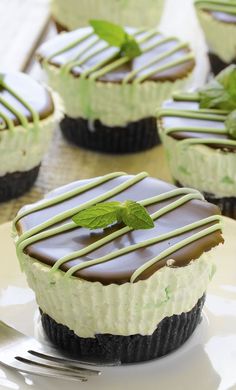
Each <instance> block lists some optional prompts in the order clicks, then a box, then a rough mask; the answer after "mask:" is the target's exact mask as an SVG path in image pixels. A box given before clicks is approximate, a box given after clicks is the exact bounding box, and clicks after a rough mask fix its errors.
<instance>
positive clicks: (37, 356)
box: [0, 321, 113, 382]
mask: <svg viewBox="0 0 236 390" xmlns="http://www.w3.org/2000/svg"><path fill="white" fill-rule="evenodd" d="M51 351H53V353H51ZM54 353H55V355H54ZM0 364H2V365H4V366H7V367H8V368H13V369H15V370H17V371H19V372H22V373H27V374H34V375H41V376H47V377H51V378H59V379H67V380H71V381H80V382H86V381H87V380H88V377H89V376H91V375H100V374H101V372H100V371H98V370H95V369H90V368H86V367H81V364H85V365H95V363H91V362H89V363H88V362H81V361H77V360H72V359H68V358H67V357H58V356H57V351H56V350H53V349H51V348H50V353H49V354H48V353H47V347H46V346H43V345H42V344H40V343H39V342H38V341H37V340H35V339H33V338H30V337H27V336H25V335H24V334H22V333H20V332H18V331H17V330H15V329H13V328H11V327H10V326H8V325H6V324H5V323H4V322H2V321H0ZM111 365H113V364H111Z"/></svg>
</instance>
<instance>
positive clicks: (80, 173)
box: [0, 128, 171, 224]
mask: <svg viewBox="0 0 236 390" xmlns="http://www.w3.org/2000/svg"><path fill="white" fill-rule="evenodd" d="M115 171H125V172H127V173H131V174H135V173H138V172H140V171H147V172H148V173H149V175H150V176H153V177H157V178H160V179H162V180H166V181H171V176H170V172H169V169H168V166H167V161H166V158H165V154H164V150H163V147H162V146H157V147H155V148H153V149H150V150H148V151H145V152H142V153H134V154H126V155H109V154H101V153H95V152H90V151H87V150H85V149H80V148H78V147H77V146H74V145H72V144H69V143H68V142H67V141H66V140H64V138H63V137H62V135H61V132H60V129H59V128H57V129H55V133H54V138H53V141H52V143H51V146H50V149H49V151H48V153H47V155H46V156H45V158H44V160H43V162H42V165H41V169H40V174H39V177H38V179H37V181H36V183H35V185H34V186H33V188H32V189H31V191H29V192H27V193H26V194H25V195H23V196H21V197H20V198H17V199H14V200H11V201H9V202H4V203H0V224H1V223H4V222H6V221H10V220H12V218H13V217H14V216H15V214H16V212H17V211H18V210H19V209H20V208H21V207H22V206H24V205H25V204H29V203H33V202H35V201H37V200H38V199H40V198H42V196H43V195H44V194H45V193H47V192H48V191H51V190H52V189H54V188H56V187H58V186H61V185H63V184H67V183H70V182H71V181H74V180H79V179H86V178H90V177H94V176H100V175H104V174H106V173H109V172H115Z"/></svg>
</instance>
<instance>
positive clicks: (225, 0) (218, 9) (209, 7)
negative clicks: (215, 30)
mask: <svg viewBox="0 0 236 390" xmlns="http://www.w3.org/2000/svg"><path fill="white" fill-rule="evenodd" d="M195 5H196V6H197V7H199V8H201V9H202V10H204V11H205V12H208V13H210V14H211V15H212V16H213V18H214V19H216V20H218V21H219V22H222V23H228V24H236V2H235V1H234V0H195Z"/></svg>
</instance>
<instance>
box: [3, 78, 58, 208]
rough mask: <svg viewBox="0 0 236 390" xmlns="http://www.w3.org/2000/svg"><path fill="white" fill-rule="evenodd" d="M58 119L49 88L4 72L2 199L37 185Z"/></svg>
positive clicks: (4, 199)
mask: <svg viewBox="0 0 236 390" xmlns="http://www.w3.org/2000/svg"><path fill="white" fill-rule="evenodd" d="M56 119H58V113H57V111H56V108H55V104H54V102H53V99H52V96H51V94H50V93H49V91H48V90H47V89H46V88H44V87H43V86H41V85H40V84H39V83H37V82H36V81H34V80H33V79H31V78H30V77H29V76H27V75H25V74H23V73H14V74H13V73H12V74H1V75H0V139H1V142H0V202H2V201H6V200H9V199H12V198H14V197H17V196H20V195H22V194H23V193H24V192H25V191H27V190H29V188H30V187H31V186H32V185H33V183H34V181H35V180H36V178H37V176H38V172H39V168H40V163H41V160H42V157H43V155H44V154H45V152H46V151H47V147H48V145H49V143H50V140H51V137H52V130H53V127H54V125H55V122H56Z"/></svg>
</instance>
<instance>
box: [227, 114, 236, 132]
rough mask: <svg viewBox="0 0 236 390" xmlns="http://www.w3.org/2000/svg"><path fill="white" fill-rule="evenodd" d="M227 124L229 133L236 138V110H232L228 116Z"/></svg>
mask: <svg viewBox="0 0 236 390" xmlns="http://www.w3.org/2000/svg"><path fill="white" fill-rule="evenodd" d="M225 126H226V129H227V131H228V134H229V135H230V136H231V137H232V138H234V139H236V110H234V111H232V112H231V113H230V114H229V115H228V116H227V118H226V121H225Z"/></svg>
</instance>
